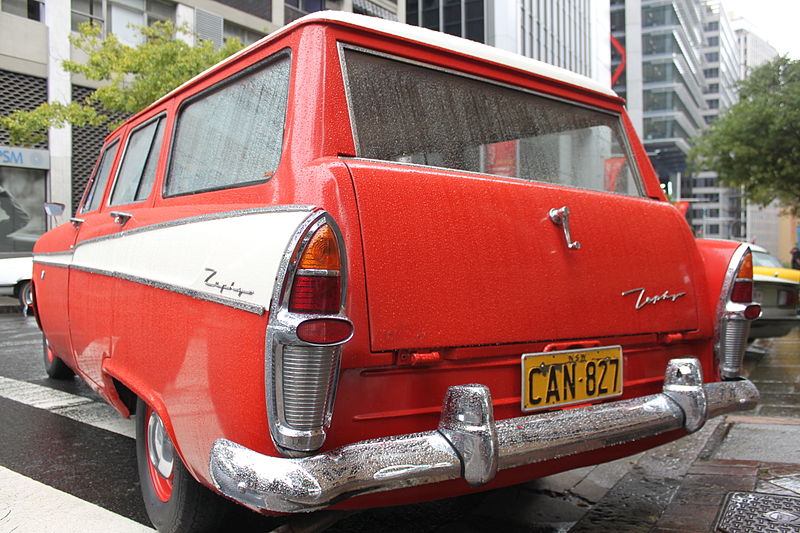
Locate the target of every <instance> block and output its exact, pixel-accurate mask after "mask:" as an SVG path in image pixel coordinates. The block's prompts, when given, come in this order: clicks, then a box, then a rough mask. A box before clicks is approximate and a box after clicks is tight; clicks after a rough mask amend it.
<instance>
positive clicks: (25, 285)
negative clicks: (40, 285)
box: [0, 253, 33, 312]
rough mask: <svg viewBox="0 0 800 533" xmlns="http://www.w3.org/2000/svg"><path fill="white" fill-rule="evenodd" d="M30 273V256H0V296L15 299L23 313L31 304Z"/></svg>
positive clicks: (31, 259) (31, 267) (31, 269)
mask: <svg viewBox="0 0 800 533" xmlns="http://www.w3.org/2000/svg"><path fill="white" fill-rule="evenodd" d="M32 272H33V257H32V256H31V254H29V253H28V254H17V253H15V254H0V296H11V297H13V298H17V300H19V305H20V307H21V308H22V310H23V311H24V312H27V309H28V307H29V306H30V305H31V304H32V303H33V301H32V291H31V273H32Z"/></svg>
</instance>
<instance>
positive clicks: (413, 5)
mask: <svg viewBox="0 0 800 533" xmlns="http://www.w3.org/2000/svg"><path fill="white" fill-rule="evenodd" d="M462 13H463V14H464V17H463V20H462V16H461V15H462ZM485 20H486V17H485V15H484V0H408V1H407V3H406V23H407V24H412V25H414V26H422V27H423V28H428V29H431V30H441V31H443V32H445V33H449V34H451V35H457V36H459V37H465V38H467V39H471V40H473V41H478V42H480V43H482V42H484V41H485V38H486V35H485V31H484V21H485Z"/></svg>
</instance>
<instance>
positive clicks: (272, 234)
mask: <svg viewBox="0 0 800 533" xmlns="http://www.w3.org/2000/svg"><path fill="white" fill-rule="evenodd" d="M309 214H310V210H305V209H304V210H298V211H286V212H283V211H281V212H256V213H248V214H241V213H232V214H231V215H232V216H229V217H225V216H224V215H213V216H210V217H198V218H197V219H196V220H195V219H189V220H186V221H177V222H176V223H174V224H169V223H168V224H163V225H155V226H151V227H144V228H140V229H134V230H131V231H128V232H122V233H120V234H117V235H114V236H110V237H109V238H100V239H96V240H89V241H85V242H84V243H81V244H79V245H78V246H77V248H76V249H75V252H74V254H73V256H72V262H71V266H72V268H76V269H81V270H87V271H91V272H97V273H98V274H101V275H110V276H115V277H119V278H122V279H128V280H130V281H133V282H138V283H143V284H146V285H151V286H156V287H160V288H163V289H166V290H172V291H176V292H182V293H186V294H190V295H193V296H197V297H200V298H205V299H211V300H212V301H219V302H220V303H224V304H240V305H242V306H251V307H252V306H257V307H261V308H263V309H267V308H269V304H270V299H271V298H272V291H273V287H274V284H275V277H276V275H277V272H278V267H279V265H280V262H281V259H282V257H283V254H284V252H285V251H286V247H287V245H288V244H289V241H290V239H291V238H292V236H293V235H294V232H295V231H296V230H297V227H298V226H299V225H300V224H301V223H302V222H303V220H305V219H306V218H307V217H308V216H309ZM66 257H67V256H52V255H41V256H37V257H36V260H37V261H42V262H45V263H48V262H50V263H52V262H53V260H54V259H60V260H62V261H64V262H65V263H69V261H66V260H65V259H66Z"/></svg>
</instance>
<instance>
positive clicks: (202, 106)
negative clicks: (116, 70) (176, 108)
mask: <svg viewBox="0 0 800 533" xmlns="http://www.w3.org/2000/svg"><path fill="white" fill-rule="evenodd" d="M289 70H290V61H289V55H288V54H282V55H281V56H280V57H278V58H277V59H275V60H272V61H269V62H267V63H266V64H264V63H262V64H260V65H258V66H256V67H254V68H252V69H249V70H246V71H244V73H242V74H241V75H239V76H237V77H234V78H233V79H232V80H229V81H226V82H224V83H223V84H220V85H219V86H216V87H213V88H212V89H211V90H209V91H206V92H204V93H201V94H200V95H199V96H198V97H196V98H194V99H192V100H190V101H189V102H188V103H187V104H185V105H184V106H183V107H182V108H181V110H180V112H179V114H178V119H177V126H176V129H175V140H174V142H173V147H172V154H171V159H170V167H169V174H168V177H167V184H166V191H165V194H166V196H176V195H181V194H189V193H195V192H201V191H209V190H215V189H223V188H227V187H235V186H241V185H248V184H251V183H257V182H260V181H266V180H267V179H269V178H270V177H271V176H272V173H273V172H275V170H276V169H277V168H278V162H279V160H280V155H281V147H282V145H283V127H284V122H285V118H286V103H287V100H288V93H289Z"/></svg>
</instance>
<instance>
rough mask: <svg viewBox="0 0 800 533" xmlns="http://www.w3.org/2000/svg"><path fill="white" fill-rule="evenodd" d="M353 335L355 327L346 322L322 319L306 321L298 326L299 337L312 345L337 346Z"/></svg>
mask: <svg viewBox="0 0 800 533" xmlns="http://www.w3.org/2000/svg"><path fill="white" fill-rule="evenodd" d="M352 334H353V325H352V324H350V322H348V321H346V320H338V319H335V318H321V319H319V320H306V321H305V322H303V323H302V324H300V325H299V326H297V337H298V338H299V339H300V340H302V341H305V342H310V343H312V344H335V343H338V342H344V341H346V340H347V339H349V338H350V335H352Z"/></svg>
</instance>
